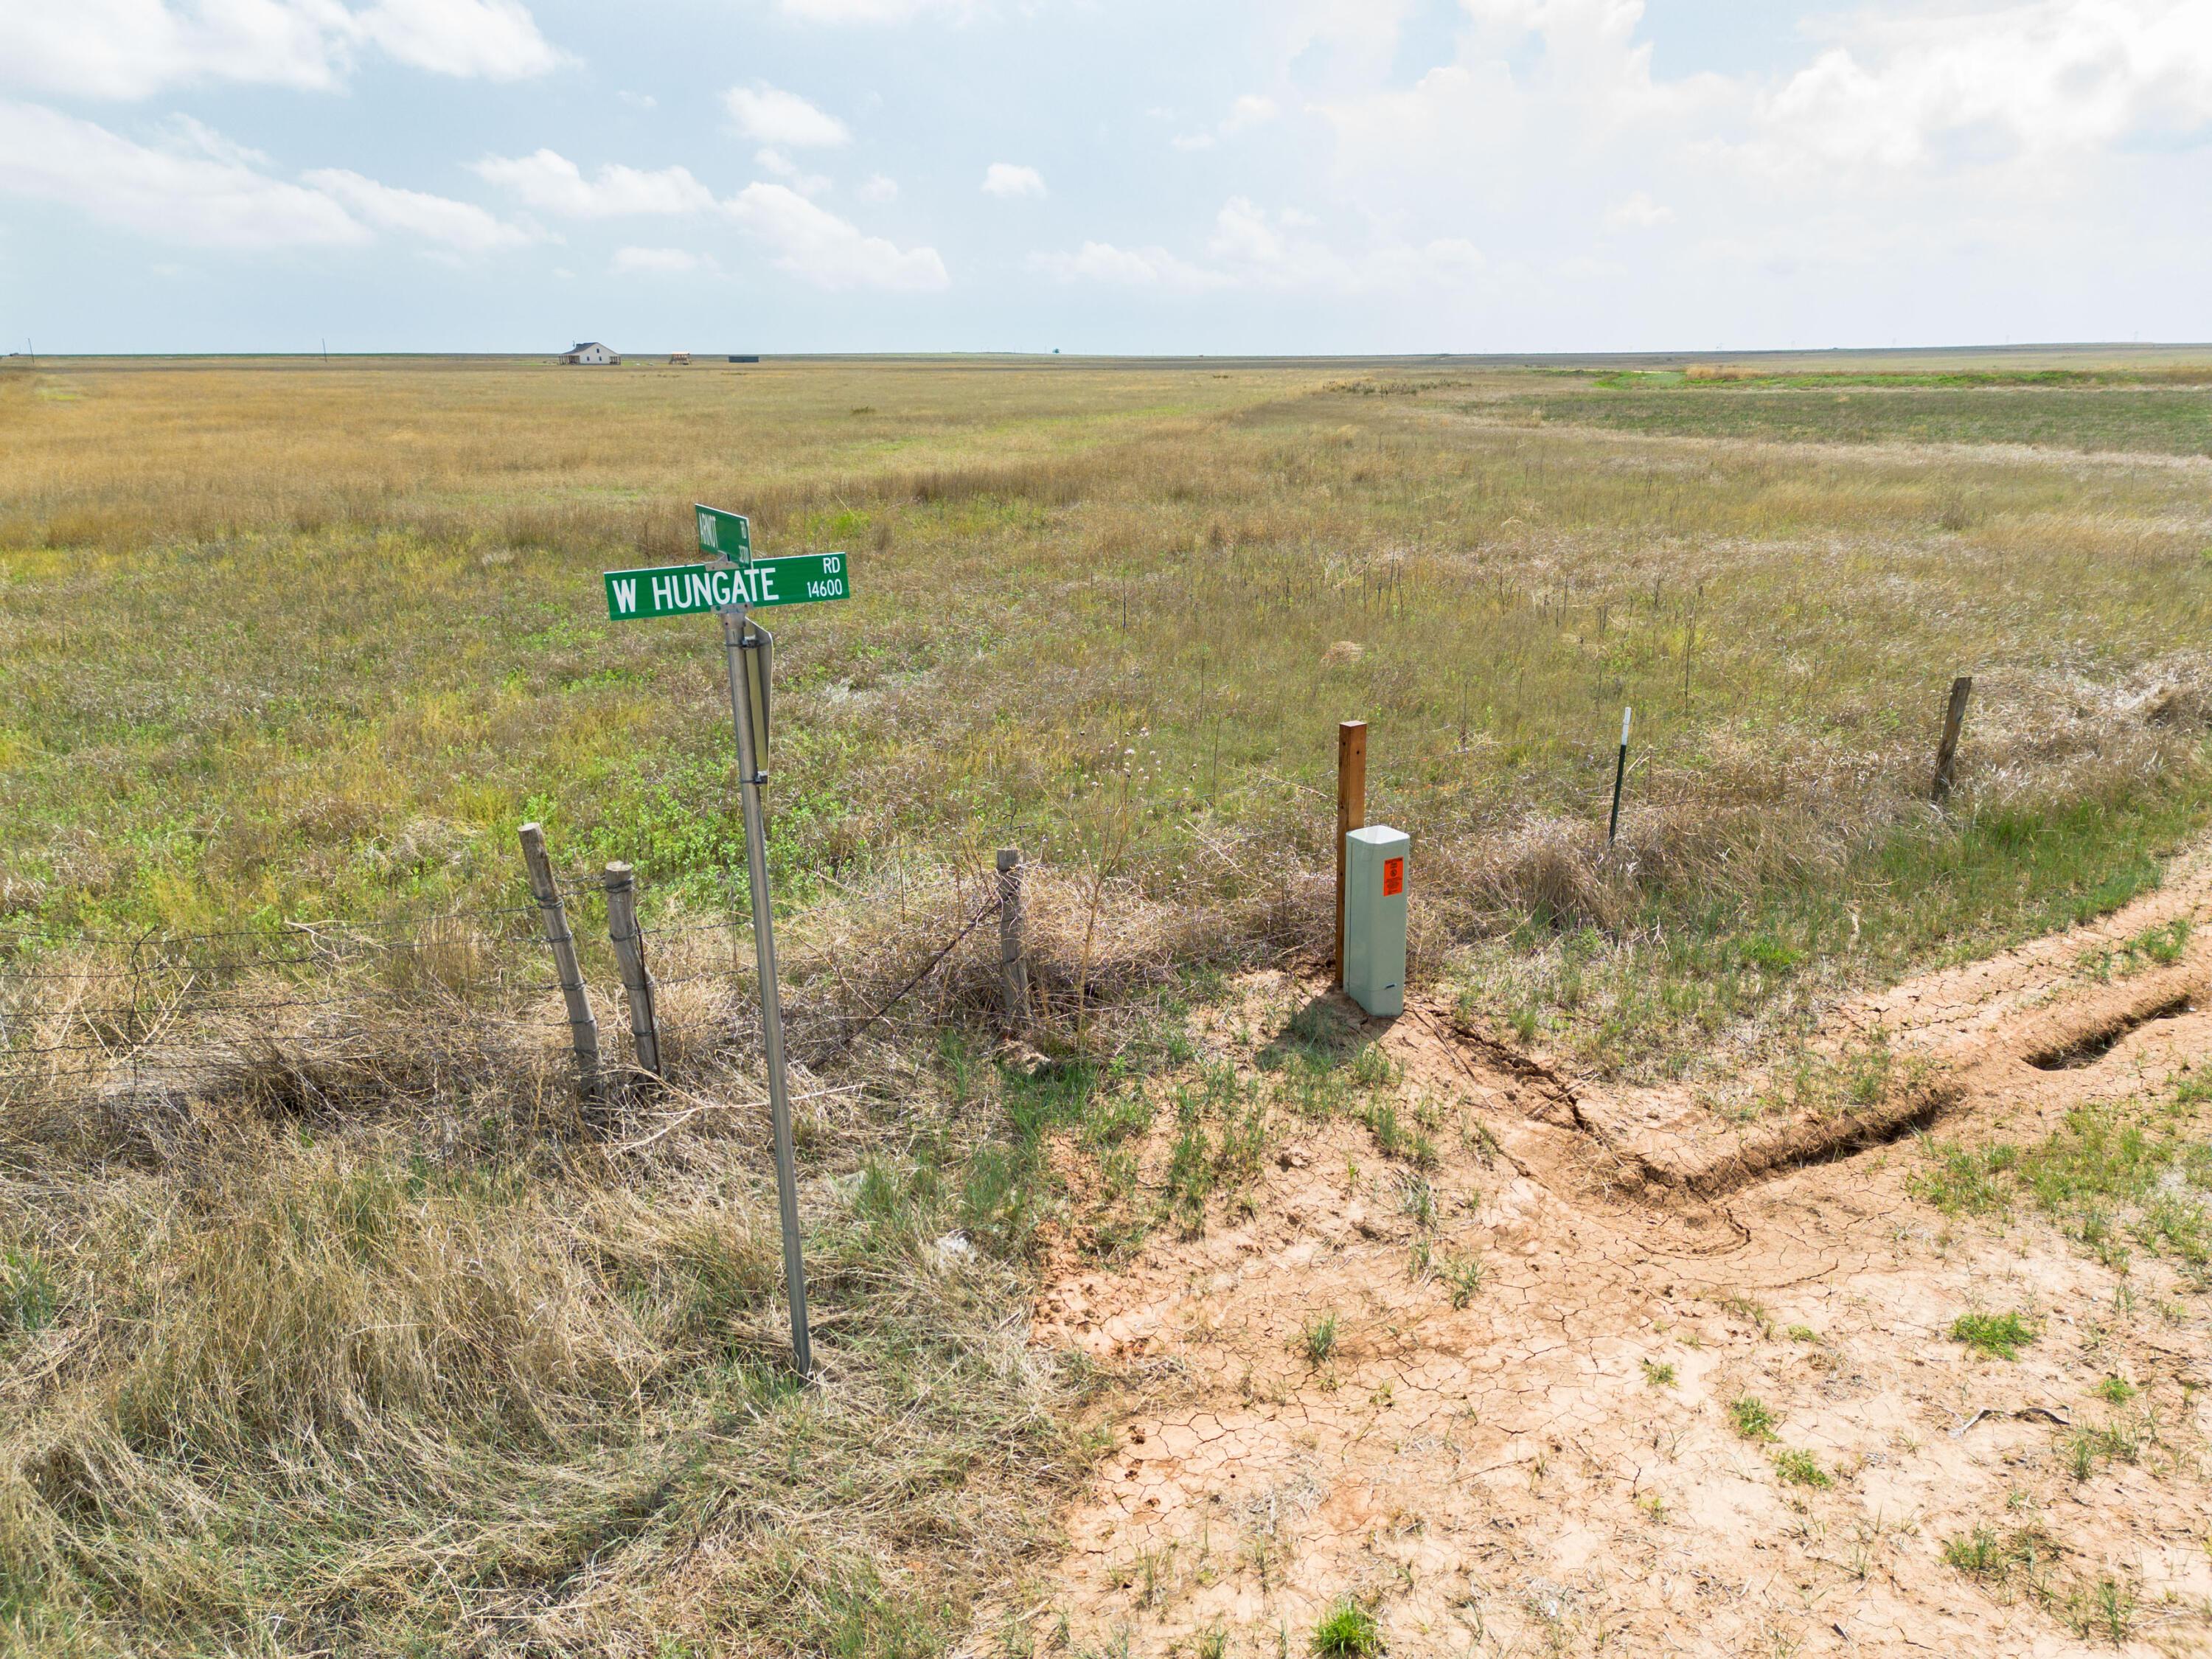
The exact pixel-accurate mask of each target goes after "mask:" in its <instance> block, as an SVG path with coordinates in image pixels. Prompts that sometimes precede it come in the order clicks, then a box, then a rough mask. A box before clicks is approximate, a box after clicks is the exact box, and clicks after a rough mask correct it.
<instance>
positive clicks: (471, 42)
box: [352, 0, 566, 81]
mask: <svg viewBox="0 0 2212 1659" xmlns="http://www.w3.org/2000/svg"><path fill="white" fill-rule="evenodd" d="M352 27H353V29H354V30H355V32H356V33H357V35H358V38H360V39H361V40H368V41H371V42H373V43H374V44H375V45H376V46H380V47H382V48H383V49H384V51H385V52H386V53H388V54H389V55H390V56H391V57H392V58H396V59H398V61H399V62H400V63H403V64H409V65H411V66H412V67H414V68H416V69H423V70H432V71H433V72H435V73H436V74H439V75H459V76H482V77H483V79H485V80H487V81H520V80H526V79H528V78H529V77H530V76H534V75H543V74H544V73H545V72H546V71H547V70H551V69H556V68H558V67H559V66H560V65H561V64H562V63H563V62H564V61H566V59H565V58H564V57H563V55H562V53H560V52H556V51H555V50H554V49H553V47H552V46H550V44H548V42H547V41H546V39H545V37H544V35H542V34H540V33H538V25H537V24H536V23H535V22H533V21H532V20H531V16H530V13H529V12H528V11H527V10H526V9H524V7H523V6H522V4H521V0H377V3H376V4H374V5H373V6H371V7H369V8H368V9H367V10H366V11H362V12H356V13H355V14H353V20H352Z"/></svg>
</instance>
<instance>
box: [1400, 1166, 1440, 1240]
mask: <svg viewBox="0 0 2212 1659" xmlns="http://www.w3.org/2000/svg"><path fill="white" fill-rule="evenodd" d="M1398 1212H1399V1214H1401V1215H1402V1216H1404V1217H1405V1218H1406V1219H1407V1220H1408V1221H1410V1222H1412V1223H1413V1226H1414V1228H1415V1230H1416V1231H1419V1232H1423V1233H1425V1232H1427V1231H1430V1230H1431V1228H1433V1227H1434V1226H1435V1225H1437V1193H1436V1188H1433V1187H1431V1185H1429V1182H1428V1179H1427V1177H1426V1176H1402V1177H1401V1179H1400V1181H1399V1182H1398Z"/></svg>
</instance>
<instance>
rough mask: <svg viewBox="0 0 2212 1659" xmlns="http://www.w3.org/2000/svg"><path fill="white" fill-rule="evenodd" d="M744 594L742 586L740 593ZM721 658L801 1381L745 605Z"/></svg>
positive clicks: (797, 1260) (802, 1353) (802, 1340)
mask: <svg viewBox="0 0 2212 1659" xmlns="http://www.w3.org/2000/svg"><path fill="white" fill-rule="evenodd" d="M738 592H740V593H742V592H744V586H743V585H742V582H740V584H739V586H738ZM721 616H722V651H723V654H724V656H726V658H727V659H728V660H729V670H730V719H731V722H732V725H734V726H736V727H737V733H738V793H739V794H740V795H741V796H742V797H743V799H744V812H745V874H746V881H747V885H748V890H749V891H750V896H751V899H752V910H753V951H754V953H755V955H756V957H757V958H758V961H759V963H760V999H761V1048H762V1050H763V1054H764V1056H765V1058H766V1059H767V1061H768V1101H769V1117H770V1119H771V1120H772V1121H773V1122H774V1125H775V1196H776V1203H777V1206H778V1207H779V1208H780V1209H781V1211H782V1216H783V1284H784V1290H785V1292H786V1294H787V1296H788V1297H789V1298H790V1301H791V1352H792V1358H793V1360H795V1361H796V1362H797V1364H798V1366H799V1375H800V1376H812V1375H813V1374H814V1350H813V1345H812V1343H811V1342H810V1341H809V1340H808V1339H807V1330H806V1263H805V1258H804V1257H803V1256H802V1255H800V1253H799V1176H798V1172H797V1170H795V1169H794V1168H793V1158H792V1150H791V1091H790V1085H788V1084H787V1082H786V1081H785V1079H784V1073H783V996H782V994H781V991H780V990H779V989H778V987H777V986H776V980H775V907H774V906H773V905H772V904H771V903H770V902H769V895H768V836H767V832H766V830H765V829H763V826H762V823H761V794H760V790H761V785H762V784H763V782H765V781H767V778H768V774H767V773H766V772H765V771H764V770H763V769H762V768H761V766H760V763H759V757H758V756H757V754H756V753H755V745H754V740H753V739H754V733H753V724H752V698H751V696H750V695H749V694H748V692H747V691H746V689H745V657H744V653H746V652H747V651H748V650H750V649H751V648H752V644H753V641H752V640H751V638H750V632H749V630H748V629H747V628H746V627H745V606H744V602H743V601H742V600H740V601H739V602H738V604H736V605H726V606H725V607H724V608H723V610H722V613H721Z"/></svg>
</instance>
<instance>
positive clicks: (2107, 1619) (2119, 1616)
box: [2061, 1575, 2139, 1647]
mask: <svg viewBox="0 0 2212 1659" xmlns="http://www.w3.org/2000/svg"><path fill="white" fill-rule="evenodd" d="M2138 1599H2139V1598H2138V1597H2137V1595H2136V1591H2135V1589H2134V1587H2133V1586H2131V1585H2129V1584H2124V1583H2121V1582H2120V1581H2119V1580H2118V1579H2117V1578H2114V1577H2110V1576H2109V1575H2107V1576H2106V1577H2101V1578H2099V1579H2098V1580H2097V1581H2096V1582H2095V1583H2089V1584H2077V1585H2075V1587H2074V1589H2072V1590H2070V1591H2069V1592H2068V1594H2067V1597H2066V1604H2065V1606H2064V1607H2063V1609H2062V1610H2061V1616H2062V1617H2063V1618H2064V1620H2066V1623H2067V1625H2068V1626H2069V1627H2070V1628H2071V1629H2072V1630H2073V1632H2074V1633H2075V1635H2076V1636H2080V1637H2083V1638H2094V1639H2098V1640H2102V1641H2106V1642H2110V1643H2111V1644H2112V1645H2113V1646H2114V1647H2118V1646H2119V1645H2120V1644H2123V1643H2124V1642H2125V1641H2126V1640H2127V1639H2128V1638H2129V1637H2130V1636H2131V1635H2133V1634H2134V1632H2135V1627H2136V1612H2137V1608H2136V1603H2137V1601H2138Z"/></svg>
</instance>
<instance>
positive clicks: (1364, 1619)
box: [1309, 1595, 1383, 1659]
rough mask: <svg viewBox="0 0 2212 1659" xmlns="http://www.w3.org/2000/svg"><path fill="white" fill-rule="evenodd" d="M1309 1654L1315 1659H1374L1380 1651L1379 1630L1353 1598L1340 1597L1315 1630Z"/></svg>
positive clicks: (1380, 1634) (1380, 1628)
mask: <svg viewBox="0 0 2212 1659" xmlns="http://www.w3.org/2000/svg"><path fill="white" fill-rule="evenodd" d="M1309 1650H1310V1652H1311V1653H1313V1654H1314V1656H1315V1659H1374V1656H1375V1655H1376V1654H1379V1653H1381V1652H1382V1651H1383V1630H1382V1626H1379V1625H1377V1624H1376V1622H1375V1615H1374V1614H1373V1613H1370V1612H1369V1611H1368V1610H1367V1608H1365V1607H1362V1606H1361V1605H1360V1604H1359V1603H1358V1601H1354V1600H1352V1597H1350V1596H1348V1595H1343V1596H1339V1597H1338V1598H1337V1599H1336V1601H1334V1602H1333V1603H1331V1604H1330V1606H1329V1609H1328V1612H1326V1613H1323V1614H1322V1616H1321V1622H1320V1623H1318V1624H1316V1626H1314V1632H1313V1640H1312V1642H1311V1643H1310V1644H1309Z"/></svg>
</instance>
